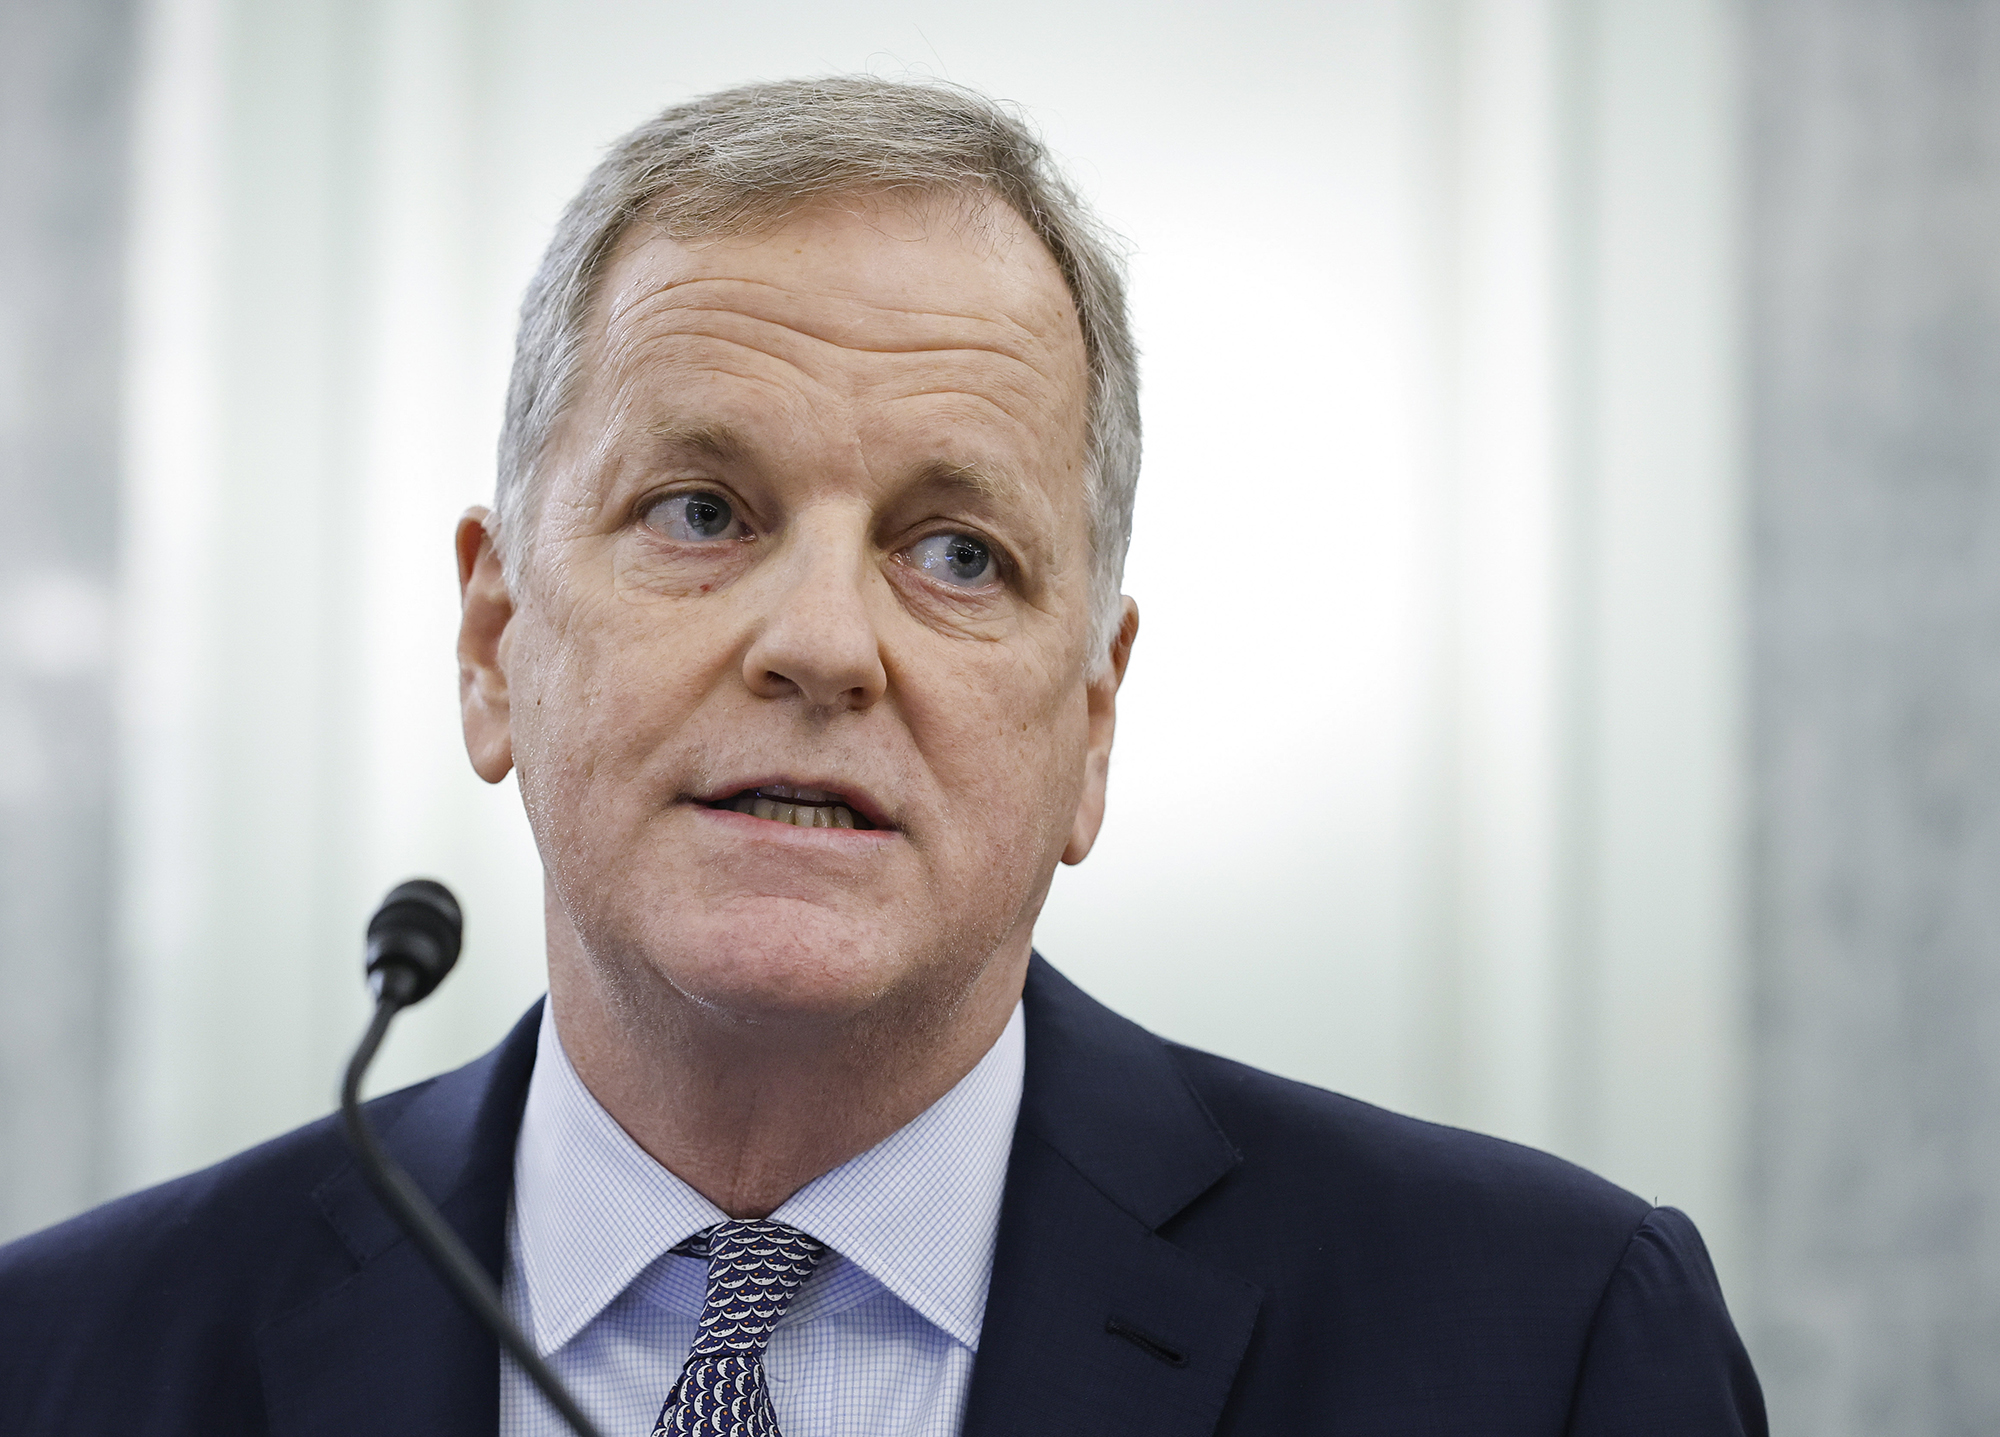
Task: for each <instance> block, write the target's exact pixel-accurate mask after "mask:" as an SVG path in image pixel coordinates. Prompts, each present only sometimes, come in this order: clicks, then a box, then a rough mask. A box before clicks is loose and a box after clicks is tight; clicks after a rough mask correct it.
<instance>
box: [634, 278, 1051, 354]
mask: <svg viewBox="0 0 2000 1437" xmlns="http://www.w3.org/2000/svg"><path fill="white" fill-rule="evenodd" d="M710 286H715V287H722V288H725V289H729V290H741V291H748V292H749V293H748V294H747V295H722V296H718V297H716V298H714V299H712V300H711V299H707V298H695V297H692V296H689V295H682V294H678V293H676V292H677V291H681V290H690V289H698V288H704V287H710ZM751 296H756V297H759V298H770V299H774V300H778V301H789V302H779V303H773V304H770V305H768V306H764V305H755V304H751V305H746V304H744V303H743V302H742V301H743V299H745V298H748V297H751ZM829 309H835V310H847V311H858V312H850V313H847V314H839V313H825V312H824V311H826V310H829ZM813 310H819V311H822V312H821V313H817V314H814V313H808V312H807V311H813ZM661 311H668V312H672V311H679V312H681V313H684V314H710V315H716V316H718V317H724V318H727V319H735V320H742V321H745V322H748V323H750V324H755V325H770V326H773V327H776V328H778V329H781V330H784V331H786V332H788V333H791V334H796V335H799V336H801V337H803V338H805V339H810V340H816V341H818V342H820V343H822V344H828V345H832V346H834V347H836V348H839V349H845V350H849V351H851V352H853V353H856V354H933V353H942V352H949V351H953V350H961V351H967V352H974V353H985V354H993V355H997V356H999V357H1001V358H1004V359H1010V360H1013V361H1014V362H1016V363H1019V364H1024V365H1027V366H1028V367H1029V368H1031V369H1034V370H1035V371H1036V372H1037V373H1041V372H1042V366H1040V365H1037V364H1035V363H1034V362H1033V360H1032V359H1030V358H1029V356H1030V355H1031V354H1034V353H1035V352H1037V351H1041V352H1044V353H1046V352H1049V351H1052V350H1055V349H1058V348H1059V347H1060V339H1061V338H1064V337H1074V338H1075V340H1076V354H1077V357H1078V358H1079V359H1081V358H1082V357H1083V333H1082V330H1081V329H1080V328H1078V327H1077V325H1076V320H1075V315H1074V313H1073V312H1068V311H1066V312H1065V313H1064V314H1063V315H1062V317H1061V319H1059V320H1058V321H1057V324H1056V326H1055V328H1056V330H1057V331H1058V332H1057V333H1049V332H1044V331H1043V330H1041V329H1038V328H1037V327H1035V326H1034V325H1032V324H1029V323H1024V322H1022V321H1021V320H1020V319H1017V318H1016V317H1015V316H1013V315H1011V314H1007V313H1004V312H1003V313H999V314H971V313H962V312H958V311H953V310H930V309H915V308H907V307H904V306H900V305H884V304H876V303H873V302H871V301H869V300H866V299H863V298H861V297H860V296H858V295H854V294H847V293H839V292H826V291H806V292H803V293H802V292H799V291H795V290H792V289H789V288H787V287H785V286H783V285H776V284H772V283H770V282H768V281H765V280H755V279H737V278H726V277H718V276H713V275H694V276H685V277H679V278H674V279H668V280H664V281H660V282H658V283H656V284H654V285H652V286H650V287H649V288H648V289H647V290H646V291H644V292H643V293H641V294H638V295H634V296H632V297H630V298H629V299H627V300H624V301H622V302H621V301H619V300H616V299H614V300H613V301H612V303H611V305H610V307H609V308H608V310H607V312H606V314H605V320H604V327H603V333H604V335H605V337H606V338H607V339H608V340H611V341H612V342H613V343H614V344H615V343H617V342H618V340H619V338H620V337H621V336H620V331H625V330H629V329H631V328H635V327H637V326H638V325H640V324H642V323H643V322H644V321H645V320H646V319H647V318H649V317H651V316H652V315H654V314H656V313H659V312H661ZM1063 321H1067V323H1064V322H1063ZM939 329H947V330H949V331H952V332H950V333H947V334H942V335H940V334H938V333H936V332H935V331H937V330H939ZM968 329H969V330H975V331H985V332H986V333H985V334H981V335H972V334H965V333H963V332H962V331H964V330H968ZM927 331H928V332H927ZM1061 331H1067V332H1068V333H1067V334H1062V333H1060V332H1061ZM676 332H682V331H676ZM634 337H636V336H634ZM663 337H664V336H663Z"/></svg>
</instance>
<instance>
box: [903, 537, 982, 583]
mask: <svg viewBox="0 0 2000 1437" xmlns="http://www.w3.org/2000/svg"><path fill="white" fill-rule="evenodd" d="M910 561H911V562H912V563H914V564H915V565H916V566H917V567H918V568H919V569H922V570H923V571H924V572H925V573H926V574H929V575H930V576H931V577H932V578H934V579H942V580H944V582H945V583H947V584H956V585H957V586H958V587H960V588H964V589H974V588H977V587H979V585H981V584H987V583H991V582H992V581H993V579H994V577H995V576H996V575H997V574H998V573H999V568H1000V566H999V564H998V563H996V562H995V561H994V558H993V551H992V550H991V549H989V548H987V547H986V544H985V542H984V541H983V540H979V539H975V538H973V537H972V536H971V535H970V534H933V535H931V536H930V538H928V539H919V540H918V541H917V542H916V543H914V544H912V545H911V546H910Z"/></svg>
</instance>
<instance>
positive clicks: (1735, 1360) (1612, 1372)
mask: <svg viewBox="0 0 2000 1437" xmlns="http://www.w3.org/2000/svg"><path fill="white" fill-rule="evenodd" d="M1769 1430H1770V1429H1769V1427H1768V1425H1767V1424H1766V1421H1765V1417H1764V1394H1763V1392H1762V1391H1761V1389H1759V1387H1758V1385H1757V1374H1756V1373H1755V1372H1754V1371H1752V1370H1751V1367H1750V1357H1749V1354H1747V1353H1746V1352H1745V1351H1744V1350H1743V1343H1742V1340H1741V1339H1740V1338H1738V1337H1737V1335H1736V1326H1735V1324H1734V1323H1732V1322H1731V1321H1730V1320H1729V1309H1728V1307H1726V1306H1725V1305H1724V1303H1723V1300H1722V1285H1721V1284H1720V1283H1719V1282H1717V1281H1716V1277H1715V1268H1714V1267H1713V1266H1712V1265H1711V1264H1710V1262H1709V1260H1708V1249H1707V1248H1705V1247H1704V1246H1703V1245H1702V1241H1701V1235H1700V1234H1699V1233H1697V1232H1696V1231H1695V1228H1694V1224H1693V1223H1692V1222H1689V1221H1688V1219H1687V1217H1686V1215H1685V1214H1683V1213H1680V1212H1676V1211H1675V1210H1674V1209H1673V1208H1664V1207H1663V1208H1655V1209H1653V1211H1652V1212H1651V1213H1649V1214H1648V1215H1647V1217H1646V1220H1645V1221H1644V1222H1643V1223H1641V1224H1640V1225H1639V1229H1638V1231H1637V1232H1635V1233H1633V1235H1632V1240H1631V1242H1630V1243H1629V1244H1628V1245H1627V1246H1626V1249H1625V1255H1624V1257H1623V1258H1622V1259H1621V1260H1620V1262H1619V1264H1618V1267H1617V1268H1616V1270H1615V1271H1613V1273H1612V1274H1611V1280H1610V1281H1609V1282H1608V1283H1607V1284H1606V1285H1605V1288H1604V1295H1603V1297H1602V1298H1601V1299H1600V1300H1599V1302H1598V1305H1597V1313H1596V1315H1595V1317H1594V1318H1593V1319H1592V1321H1591V1326H1590V1335H1589V1337H1588V1339H1587V1340H1586V1342H1585V1345H1584V1352H1583V1365H1582V1367H1581V1369H1580V1370H1579V1372H1578V1374H1577V1384H1576V1394H1575V1396H1574V1398H1573V1399H1572V1400H1571V1403H1570V1420H1569V1425H1568V1427H1567V1429H1566V1431H1567V1433H1568V1434H1569V1437H1655V1434H1658V1437H1767V1434H1768V1432H1769Z"/></svg>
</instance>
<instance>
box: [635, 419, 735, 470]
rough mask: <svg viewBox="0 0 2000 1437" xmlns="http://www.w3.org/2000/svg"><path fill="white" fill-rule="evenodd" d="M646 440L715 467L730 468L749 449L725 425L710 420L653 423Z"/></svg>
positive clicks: (648, 429)
mask: <svg viewBox="0 0 2000 1437" xmlns="http://www.w3.org/2000/svg"><path fill="white" fill-rule="evenodd" d="M645 432H646V437H647V438H649V439H651V440H653V441H654V442H655V443H657V444H660V445H663V446H666V447H669V448H673V449H679V450H683V451H685V452H687V453H690V454H699V455H701V456H703V457H704V458H708V459H713V460H715V461H716V462H717V463H722V464H730V463H734V462H736V461H737V460H739V459H741V458H742V457H743V454H744V451H745V450H746V449H747V448H748V447H749V446H748V445H747V444H745V443H744V442H743V438H742V436H741V435H739V434H738V433H737V432H736V431H735V430H734V429H731V428H730V427H729V426H728V425H727V424H720V423H715V422H712V421H709V420H694V421H689V420H681V419H662V420H656V421H654V422H652V423H650V424H648V425H647V426H646V430H645Z"/></svg>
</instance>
